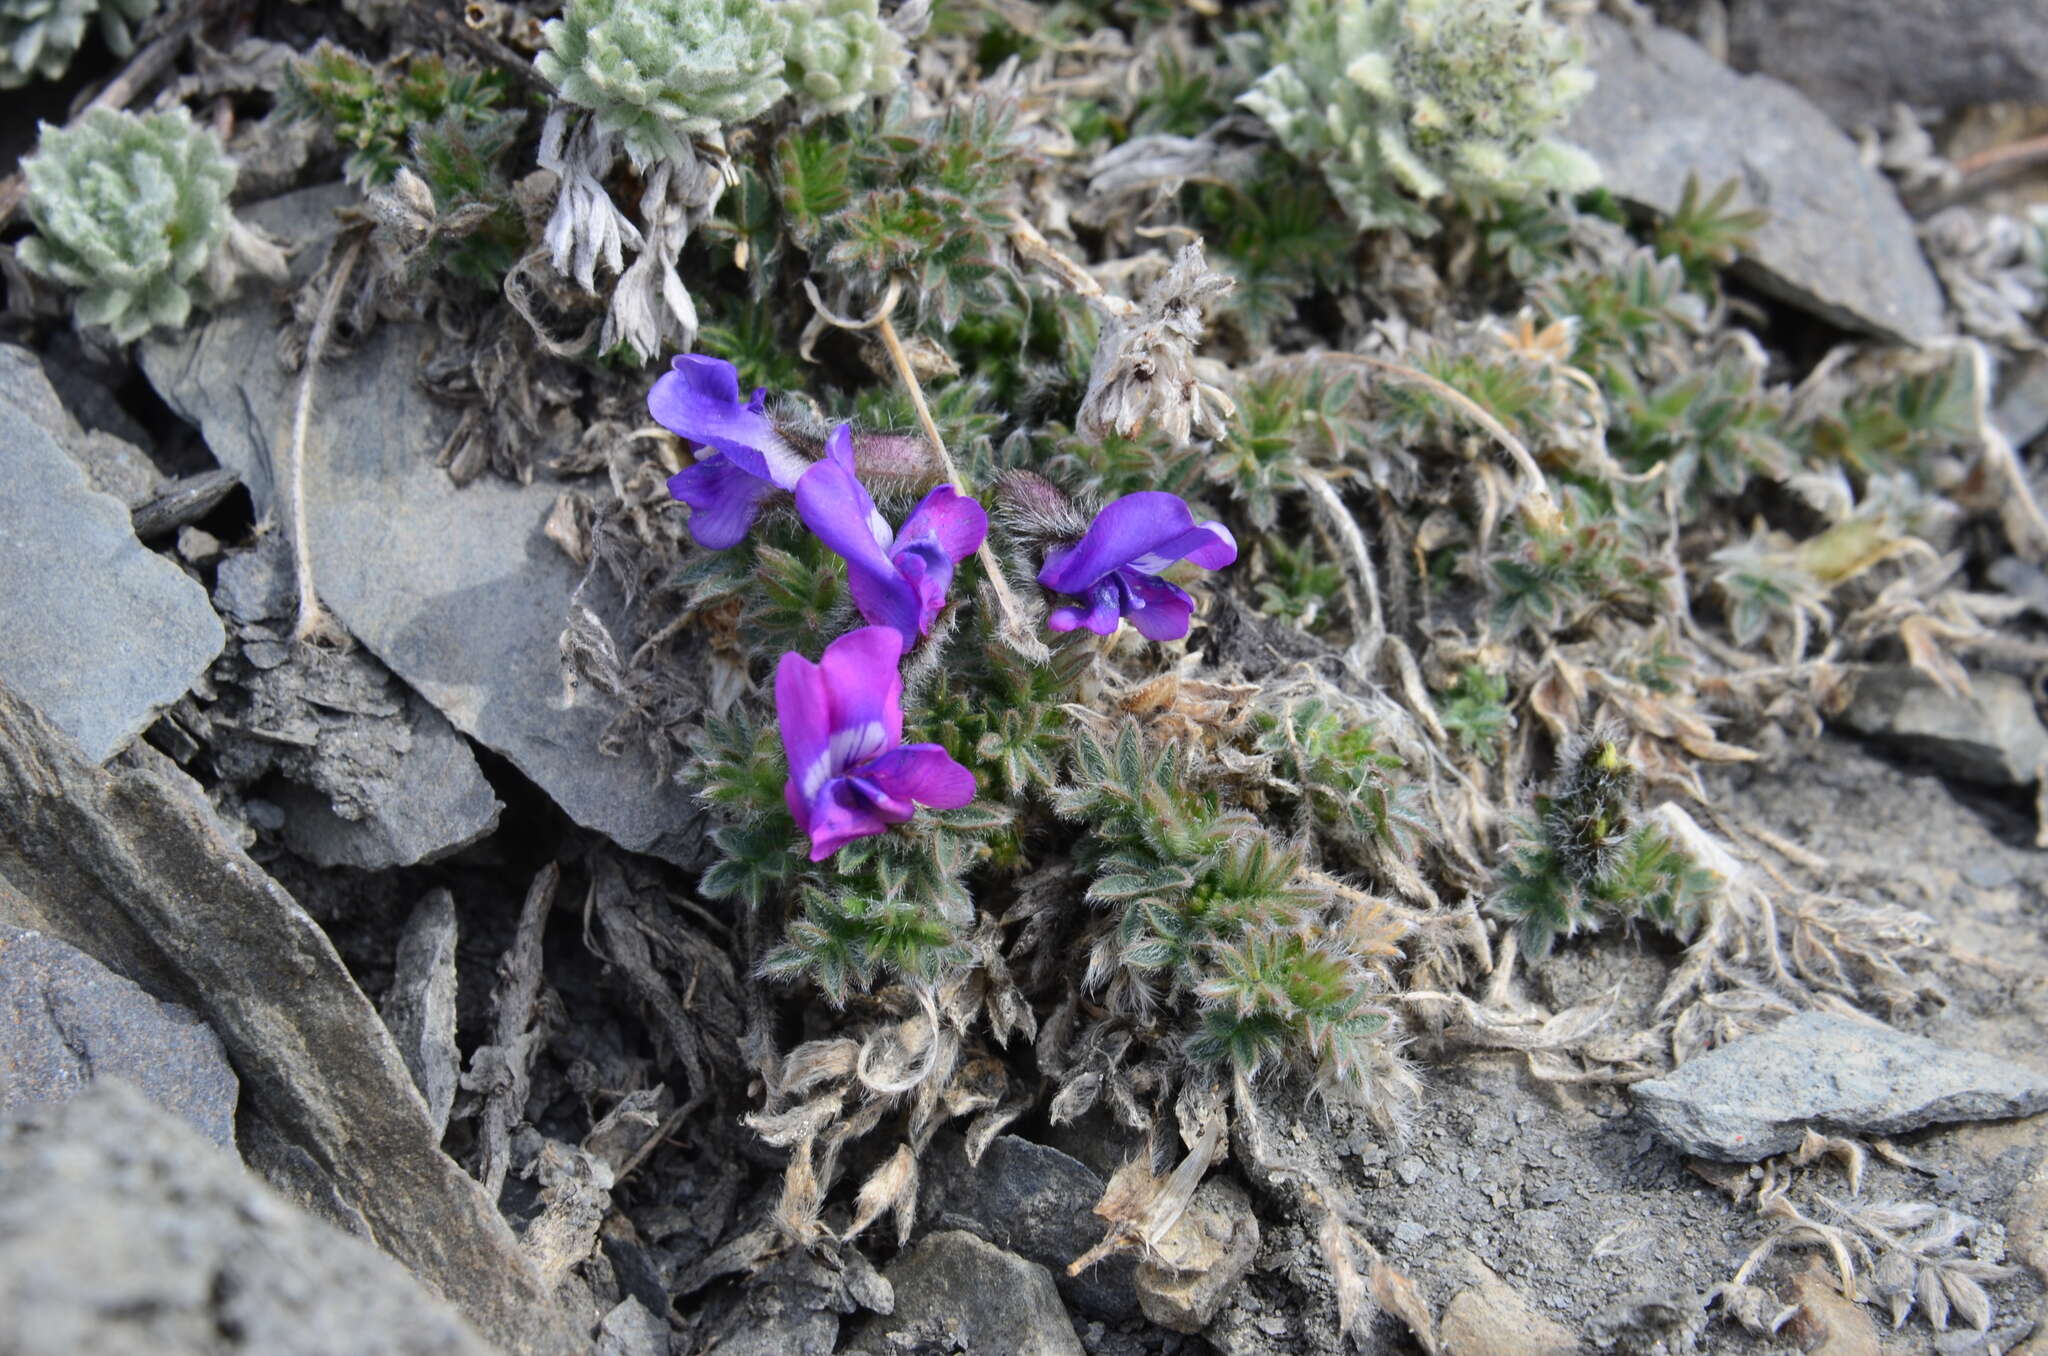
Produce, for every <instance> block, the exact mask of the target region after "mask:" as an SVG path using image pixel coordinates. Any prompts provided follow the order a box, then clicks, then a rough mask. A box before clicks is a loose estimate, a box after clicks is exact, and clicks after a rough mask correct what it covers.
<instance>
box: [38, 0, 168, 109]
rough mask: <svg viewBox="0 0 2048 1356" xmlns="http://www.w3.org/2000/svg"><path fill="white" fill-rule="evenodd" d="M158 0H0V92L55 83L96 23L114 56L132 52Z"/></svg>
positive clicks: (102, 38)
mask: <svg viewBox="0 0 2048 1356" xmlns="http://www.w3.org/2000/svg"><path fill="white" fill-rule="evenodd" d="M157 7H158V0H0V89H17V88H19V87H21V86H22V85H26V84H28V83H29V82H30V81H32V80H56V79H58V78H60V77H62V76H63V74H64V72H65V71H67V70H69V69H70V67H71V58H72V57H73V56H74V55H75V54H76V53H77V51H78V49H79V48H80V47H82V46H83V45H84V44H85V34H86V28H87V26H88V25H91V24H95V23H97V24H98V26H99V30H100V39H101V41H103V42H105V43H106V44H107V50H108V51H110V52H112V53H113V54H114V55H115V56H127V55H128V54H129V53H130V52H132V51H134V50H135V30H136V28H137V27H139V26H140V25H141V24H142V22H143V21H144V20H145V19H147V18H149V16H150V15H152V14H154V13H156V11H157Z"/></svg>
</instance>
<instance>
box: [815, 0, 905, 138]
mask: <svg viewBox="0 0 2048 1356" xmlns="http://www.w3.org/2000/svg"><path fill="white" fill-rule="evenodd" d="M785 8H786V12H787V13H788V15H789V23H790V34H789V84H790V88H791V89H793V90H795V91H796V94H797V98H798V101H799V102H801V103H802V104H803V105H804V106H805V110H806V112H807V114H808V115H809V116H813V117H816V116H820V115H823V114H828V113H847V112H851V111H852V110H853V109H855V108H858V107H859V106H860V103H861V101H862V100H863V99H869V98H872V97H874V96H876V95H888V94H894V93H895V92H896V90H897V88H898V87H899V86H900V85H902V83H903V68H904V66H905V65H906V64H907V63H908V62H909V60H910V54H909V52H908V51H906V50H905V48H904V46H903V39H902V38H900V37H898V36H897V35H896V30H895V29H893V28H891V27H889V26H888V25H887V24H885V23H883V22H882V19H881V13H880V10H879V8H878V6H877V4H876V0H796V3H794V4H791V5H788V6H786V7H785Z"/></svg>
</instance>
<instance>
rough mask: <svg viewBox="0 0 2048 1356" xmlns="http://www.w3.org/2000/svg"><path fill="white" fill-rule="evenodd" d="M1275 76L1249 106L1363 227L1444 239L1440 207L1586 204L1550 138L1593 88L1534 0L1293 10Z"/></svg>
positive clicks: (1371, 1)
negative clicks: (1462, 199) (1442, 203)
mask: <svg viewBox="0 0 2048 1356" xmlns="http://www.w3.org/2000/svg"><path fill="white" fill-rule="evenodd" d="M1273 55H1274V57H1275V61H1276V64H1275V65H1274V66H1273V67H1272V69H1271V70H1269V71H1268V72H1267V73H1266V74H1265V75H1264V76H1262V77H1261V78H1260V80H1259V82H1258V83H1257V84H1256V85H1254V86H1253V87H1252V88H1251V90H1250V91H1249V92H1247V93H1246V94H1245V95H1243V96H1242V99H1241V100H1240V101H1241V102H1242V103H1244V104H1245V105H1246V106H1247V107H1249V108H1250V109H1251V110H1252V111H1253V112H1255V113H1257V114H1258V115H1259V116H1260V117H1261V118H1263V119H1265V121H1266V122H1267V124H1268V125H1269V126H1271V127H1272V129H1273V131H1274V133H1275V135H1277V136H1278V137H1279V138H1280V143H1281V144H1282V145H1283V146H1285V147H1287V149H1288V150H1290V151H1292V152H1293V153H1294V154H1295V155H1297V156H1299V157H1301V158H1302V159H1304V160H1307V161H1309V162H1311V163H1313V164H1316V165H1318V166H1319V167H1320V168H1321V169H1322V171H1323V175H1324V177H1325V178H1327V179H1328V180H1329V183H1330V187H1331V189H1332V191H1334V192H1335V193H1336V195H1337V199H1338V201H1339V202H1341V203H1342V204H1343V205H1344V208H1345V210H1346V211H1347V212H1349V213H1350V214H1351V218H1352V220H1353V221H1354V222H1356V223H1357V224H1358V225H1359V226H1360V227H1362V228H1365V229H1372V228H1376V227H1383V226H1398V227H1400V228H1402V229H1403V230H1407V231H1410V232H1413V233H1415V234H1418V235H1428V234H1430V233H1432V232H1434V231H1435V230H1436V221H1435V218H1434V217H1432V216H1431V214H1430V212H1429V210H1428V208H1427V206H1426V205H1425V204H1427V203H1428V202H1429V200H1431V199H1434V198H1441V197H1444V196H1446V195H1448V194H1452V193H1457V194H1462V195H1465V196H1468V197H1472V198H1475V199H1487V198H1519V197H1528V196H1530V195H1532V194H1536V193H1540V192H1543V191H1545V190H1559V191H1563V192H1577V191H1579V190H1581V189H1585V188H1588V187H1591V186H1592V184H1593V183H1594V182H1596V181H1597V179H1598V175H1599V171H1598V168H1597V167H1596V166H1595V165H1594V164H1593V162H1592V160H1591V159H1590V158H1589V157H1588V156H1587V155H1586V154H1585V153H1584V152H1583V151H1580V150H1578V149H1576V148H1574V147H1571V146H1567V145H1565V144H1563V143H1562V142H1559V141H1556V140H1553V139H1551V137H1550V133H1551V132H1552V131H1554V130H1555V129H1556V128H1557V127H1558V126H1559V125H1561V124H1562V123H1563V121H1564V119H1565V117H1566V115H1567V114H1568V113H1569V112H1570V111H1571V108H1572V106H1573V105H1574V104H1575V103H1577V102H1578V100H1579V98H1580V97H1581V96H1582V95H1583V94H1584V93H1585V91H1586V90H1587V89H1588V88H1589V87H1590V85H1591V83H1592V82H1591V77H1590V76H1589V75H1588V73H1587V72H1586V71H1585V70H1584V69H1582V68H1581V67H1579V66H1578V65H1577V64H1575V54H1574V52H1573V50H1572V43H1571V40H1570V38H1569V36H1568V35H1567V34H1566V33H1565V31H1564V29H1563V28H1562V26H1560V25H1558V24H1556V23H1554V22H1553V21H1552V20H1551V19H1549V18H1548V16H1546V15H1545V14H1544V12H1543V8H1542V5H1541V4H1540V3H1531V2H1530V0H1291V3H1290V4H1289V5H1288V10H1287V20H1286V23H1285V25H1284V27H1283V29H1282V31H1281V33H1280V36H1279V38H1278V40H1277V42H1276V43H1275V47H1274V53H1273Z"/></svg>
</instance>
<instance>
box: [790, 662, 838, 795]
mask: <svg viewBox="0 0 2048 1356" xmlns="http://www.w3.org/2000/svg"><path fill="white" fill-rule="evenodd" d="M775 715H776V719H777V720H778V721H779V722H780V723H781V725H782V751H783V753H784V754H785V755H786V756H787V757H788V759H789V779H790V780H789V791H790V792H791V793H792V795H793V798H792V800H791V802H790V813H791V814H793V815H795V816H796V822H797V823H798V824H801V825H803V826H804V827H805V828H809V827H810V824H809V819H808V817H807V816H806V815H804V814H802V813H799V812H798V811H797V808H796V799H795V798H801V799H803V800H804V801H805V802H806V803H808V802H809V800H810V798H811V797H812V796H815V795H816V794H817V793H818V791H819V789H820V788H822V787H823V786H824V785H825V782H826V780H827V779H828V778H829V777H831V776H832V775H833V773H834V772H835V771H836V769H835V768H834V767H833V766H832V694H831V692H830V691H829V690H828V689H827V688H826V686H825V670H824V669H823V668H822V667H820V666H819V665H817V664H813V663H812V662H811V661H810V660H808V659H806V658H804V657H803V656H802V655H800V654H797V653H796V652H795V651H793V650H792V651H791V652H790V653H788V654H785V655H784V656H782V661H781V662H780V663H778V664H777V665H776V666H775Z"/></svg>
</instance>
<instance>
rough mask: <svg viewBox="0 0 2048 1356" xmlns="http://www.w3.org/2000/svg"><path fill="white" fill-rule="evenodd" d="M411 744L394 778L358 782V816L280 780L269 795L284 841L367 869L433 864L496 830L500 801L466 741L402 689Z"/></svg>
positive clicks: (316, 859) (327, 860)
mask: <svg viewBox="0 0 2048 1356" xmlns="http://www.w3.org/2000/svg"><path fill="white" fill-rule="evenodd" d="M405 706H406V709H405V714H404V716H403V717H402V719H403V720H405V721H407V722H408V723H409V724H410V726H411V730H410V733H411V736H412V738H411V747H409V748H408V749H406V751H405V754H404V756H403V757H402V758H400V759H399V760H398V764H397V767H396V768H395V769H394V771H393V775H391V776H388V777H375V778H370V777H366V778H363V779H361V781H360V783H359V786H360V788H361V793H362V794H363V796H364V797H365V799H367V800H368V802H369V803H368V806H367V808H366V810H365V812H364V813H363V814H362V815H361V817H360V818H355V819H349V818H345V817H344V816H342V815H340V814H337V813H336V812H335V808H334V802H333V800H331V799H330V798H329V797H327V796H324V795H322V794H321V793H320V792H318V791H315V790H313V789H312V788H310V787H305V786H299V785H296V784H287V785H283V786H280V787H278V788H277V789H276V791H275V792H274V793H273V794H274V795H275V797H276V800H277V803H278V805H280V806H281V807H283V809H284V812H285V821H284V841H285V842H286V843H287V844H288V845H289V846H290V847H291V849H292V851H294V852H296V853H298V854H299V855H300V856H301V857H304V858H305V859H306V860H308V861H310V862H313V863H314V864H316V865H319V866H353V867H358V868H361V869H363V870H366V871H377V870H382V869H383V868H385V867H390V866H413V865H416V864H418V863H420V862H432V861H438V860H440V859H441V858H443V857H446V856H447V855H449V854H450V853H452V852H459V851H461V850H462V849H463V848H466V847H468V846H469V845H470V844H471V843H474V842H477V841H479V840H480V839H482V838H483V837H485V836H486V835H487V834H489V833H490V832H491V831H492V830H493V829H495V828H497V827H498V813H499V811H501V810H503V809H504V808H505V807H504V805H503V804H502V803H501V802H500V801H499V800H498V797H497V794H496V793H495V792H493V791H492V790H491V784H490V782H489V781H488V780H487V779H486V778H485V777H484V771H483V769H482V768H481V767H479V766H478V765H477V761H476V755H475V754H474V753H472V752H470V749H469V742H468V741H467V740H465V739H464V738H463V737H462V736H461V735H460V734H458V733H456V731H455V727H454V726H452V725H450V724H449V723H448V722H447V720H446V719H445V718H444V717H443V716H442V715H441V713H440V712H438V711H436V710H434V708H433V707H431V706H429V705H427V704H426V703H425V702H424V701H421V700H419V699H418V698H417V697H415V696H414V695H413V694H411V693H407V694H406V703H405Z"/></svg>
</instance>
